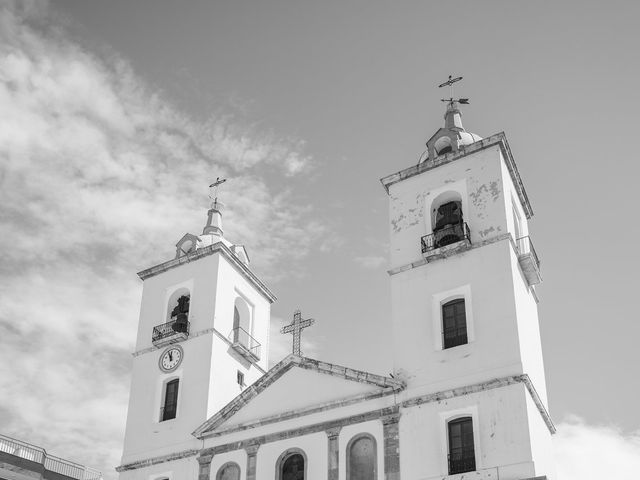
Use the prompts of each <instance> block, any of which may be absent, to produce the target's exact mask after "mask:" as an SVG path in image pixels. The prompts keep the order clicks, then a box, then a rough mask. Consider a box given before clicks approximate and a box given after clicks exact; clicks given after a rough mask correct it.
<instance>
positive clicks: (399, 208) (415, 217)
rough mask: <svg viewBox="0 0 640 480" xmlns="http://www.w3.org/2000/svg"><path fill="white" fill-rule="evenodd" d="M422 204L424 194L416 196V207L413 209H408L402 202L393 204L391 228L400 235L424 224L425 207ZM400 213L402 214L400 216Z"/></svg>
mask: <svg viewBox="0 0 640 480" xmlns="http://www.w3.org/2000/svg"><path fill="white" fill-rule="evenodd" d="M422 203H423V202H422V194H418V195H416V198H415V206H414V207H413V208H406V207H405V205H404V203H401V202H395V203H394V204H393V206H392V210H393V212H392V215H393V218H391V228H392V229H393V232H394V233H399V232H401V231H402V230H403V229H405V228H408V227H413V226H415V225H418V224H420V223H422V218H423V217H424V207H423V205H422ZM398 212H400V213H399V215H398ZM396 215H397V216H396Z"/></svg>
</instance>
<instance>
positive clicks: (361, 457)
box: [347, 433, 378, 480]
mask: <svg viewBox="0 0 640 480" xmlns="http://www.w3.org/2000/svg"><path fill="white" fill-rule="evenodd" d="M377 463H378V461H377V449H376V439H375V438H374V437H373V436H371V435H369V434H367V433H363V434H360V435H356V436H355V437H353V438H352V439H351V440H350V441H349V443H348V444H347V480H373V479H375V478H377V475H376V467H377Z"/></svg>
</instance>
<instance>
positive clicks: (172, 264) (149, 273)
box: [138, 242, 276, 303]
mask: <svg viewBox="0 0 640 480" xmlns="http://www.w3.org/2000/svg"><path fill="white" fill-rule="evenodd" d="M215 253H220V254H221V255H222V256H223V257H225V258H226V259H227V261H229V263H231V265H233V266H234V267H235V269H236V270H237V271H238V272H239V273H240V274H241V275H242V276H243V277H244V278H245V279H246V280H247V281H249V282H251V283H252V284H253V285H254V286H255V287H256V288H257V289H258V291H259V292H260V293H262V295H263V296H264V297H265V298H266V299H267V300H269V302H270V303H273V302H275V301H276V296H275V295H274V294H273V293H272V292H271V290H269V289H268V288H267V286H266V285H265V284H264V283H262V281H260V279H259V278H258V277H256V275H255V274H254V273H253V272H252V271H251V270H249V267H247V266H246V265H245V264H244V263H242V262H241V261H240V260H239V259H238V257H236V255H235V254H234V253H233V252H232V251H231V250H230V249H229V247H227V246H226V245H225V244H224V243H222V242H216V243H214V244H213V245H209V246H207V247H204V248H199V249H198V250H196V251H195V252H192V253H189V254H187V255H183V256H181V257H178V258H174V259H173V260H169V261H167V262H164V263H160V264H158V265H155V266H153V267H151V268H147V269H146V270H142V271H140V272H138V277H140V279H142V280H146V279H147V278H150V277H153V276H155V275H159V274H161V273H163V272H166V271H167V270H171V269H173V268H177V267H179V266H180V265H184V264H185V263H191V262H193V261H196V260H200V259H201V258H204V257H208V256H209V255H213V254H215Z"/></svg>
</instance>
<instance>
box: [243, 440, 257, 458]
mask: <svg viewBox="0 0 640 480" xmlns="http://www.w3.org/2000/svg"><path fill="white" fill-rule="evenodd" d="M259 448H260V444H259V443H252V444H250V445H246V446H245V447H244V449H245V450H246V451H247V455H249V456H251V455H256V454H257V453H258V449H259Z"/></svg>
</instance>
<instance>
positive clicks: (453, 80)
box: [438, 75, 469, 107]
mask: <svg viewBox="0 0 640 480" xmlns="http://www.w3.org/2000/svg"><path fill="white" fill-rule="evenodd" d="M460 80H462V77H456V78H453V76H452V75H449V79H448V80H447V81H446V82H444V83H441V84H440V85H438V88H442V87H449V98H441V99H440V101H441V102H447V103H448V104H449V106H451V107H453V105H454V103H455V102H457V103H461V104H463V105H469V99H468V98H458V99H457V100H456V99H454V98H453V84H454V83H456V82H459V81H460Z"/></svg>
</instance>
